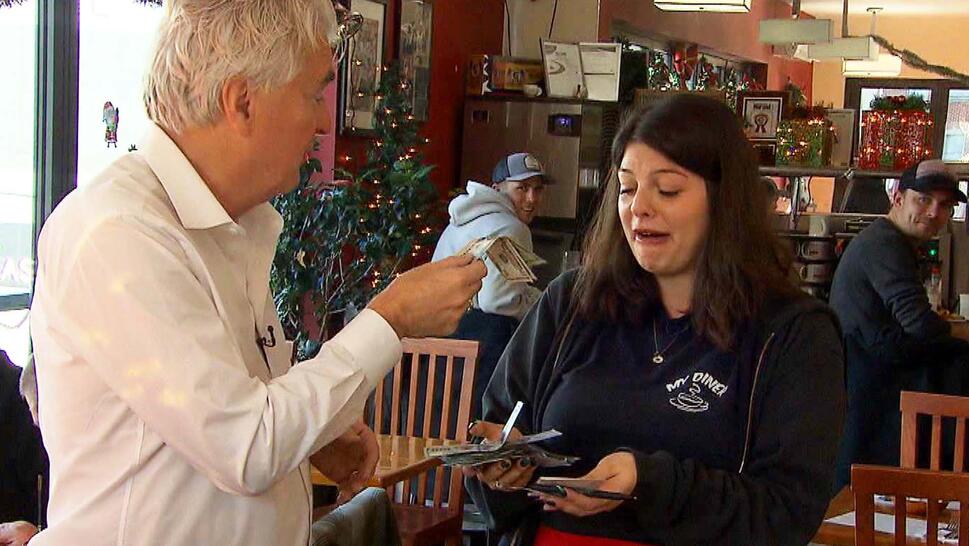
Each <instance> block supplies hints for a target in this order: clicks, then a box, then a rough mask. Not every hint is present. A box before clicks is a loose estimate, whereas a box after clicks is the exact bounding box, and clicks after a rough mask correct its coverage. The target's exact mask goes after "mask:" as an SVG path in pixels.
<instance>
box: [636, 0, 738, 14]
mask: <svg viewBox="0 0 969 546" xmlns="http://www.w3.org/2000/svg"><path fill="white" fill-rule="evenodd" d="M750 1H751V0H653V4H654V5H655V6H656V7H657V8H658V9H661V10H663V11H709V12H718V13H749V12H750Z"/></svg>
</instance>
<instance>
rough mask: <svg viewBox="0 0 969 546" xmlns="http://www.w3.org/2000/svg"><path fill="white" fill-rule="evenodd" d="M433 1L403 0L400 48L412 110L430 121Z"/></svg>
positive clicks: (401, 62) (401, 64) (417, 115)
mask: <svg viewBox="0 0 969 546" xmlns="http://www.w3.org/2000/svg"><path fill="white" fill-rule="evenodd" d="M433 22H434V2H433V0H401V6H400V31H399V32H398V36H399V40H400V41H399V42H398V45H399V51H400V68H401V76H402V77H403V78H404V79H405V80H406V81H408V82H410V88H409V90H408V94H409V95H410V101H411V113H412V114H413V115H414V117H415V118H417V119H418V120H419V121H427V111H428V101H429V97H430V93H431V36H432V34H433V33H432V32H431V30H432V28H433Z"/></svg>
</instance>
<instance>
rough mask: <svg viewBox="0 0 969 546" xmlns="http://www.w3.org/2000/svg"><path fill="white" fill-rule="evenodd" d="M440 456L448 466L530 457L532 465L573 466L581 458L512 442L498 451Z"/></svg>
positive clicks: (474, 464) (546, 466) (476, 464)
mask: <svg viewBox="0 0 969 546" xmlns="http://www.w3.org/2000/svg"><path fill="white" fill-rule="evenodd" d="M438 458H440V459H441V461H442V462H443V463H444V464H445V465H447V466H478V465H483V464H488V463H496V462H499V461H505V460H512V461H514V460H519V459H528V461H529V462H530V463H531V464H532V465H535V466H541V467H545V468H554V467H562V466H571V465H572V464H573V463H575V462H576V461H578V460H579V458H578V457H571V456H567V455H559V454H558V453H553V452H551V451H548V450H547V449H544V448H541V447H539V446H536V445H532V444H524V445H515V444H511V443H509V445H506V446H505V447H504V448H502V449H500V450H498V451H487V452H469V453H452V454H450V455H441V456H439V457H438Z"/></svg>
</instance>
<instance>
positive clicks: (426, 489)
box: [374, 338, 478, 546]
mask: <svg viewBox="0 0 969 546" xmlns="http://www.w3.org/2000/svg"><path fill="white" fill-rule="evenodd" d="M402 344H403V346H404V356H403V357H402V358H401V361H400V362H399V363H398V364H397V366H396V367H395V368H394V371H393V372H392V373H391V375H389V376H388V377H387V378H385V379H384V380H383V381H381V382H380V384H379V385H378V386H377V390H376V392H375V403H374V410H375V411H374V430H375V431H377V432H378V433H384V434H387V433H389V434H399V435H404V436H417V437H423V438H442V439H449V440H457V441H459V442H464V441H467V438H468V425H469V423H470V419H471V405H472V404H471V402H472V400H471V398H472V396H473V394H472V393H473V392H474V381H475V368H476V366H477V358H478V342H477V341H464V340H455V339H435V338H426V339H404V340H402ZM442 375H443V378H442ZM441 379H443V385H441V384H440V383H441ZM388 380H389V381H388ZM455 380H458V381H460V384H459V385H456V384H455ZM388 382H389V383H390V384H389V385H388ZM388 387H389V388H390V389H392V390H391V391H390V393H389V394H390V396H387V394H388V393H387V392H386V390H385V389H387V388H388ZM456 387H457V389H456ZM405 388H406V392H405V390H404V389H405ZM456 390H457V395H456V396H455V391H456ZM388 398H389V399H390V408H389V412H388V411H387V408H386V407H385V404H386V400H387V399H388ZM418 412H420V413H418ZM388 421H389V422H388ZM387 429H389V432H385V430H387ZM445 483H446V484H448V486H447V490H446V491H445ZM396 489H397V492H399V493H400V494H399V495H395V494H394V493H395V492H394V490H393V488H389V489H388V490H387V492H388V494H389V495H390V497H391V498H392V499H395V501H396V504H395V505H394V513H395V515H396V517H397V524H398V526H399V528H400V535H401V542H402V544H403V546H417V545H426V544H438V543H442V542H446V543H447V544H448V546H454V545H457V544H460V542H461V523H462V519H463V516H464V483H463V477H462V475H461V472H460V471H459V470H455V471H454V472H452V471H451V469H449V468H444V467H438V468H435V469H433V470H431V471H429V472H427V473H425V474H422V475H421V476H418V477H417V478H414V479H412V480H410V481H409V482H403V483H402V484H398V487H397V488H396ZM445 493H446V496H445Z"/></svg>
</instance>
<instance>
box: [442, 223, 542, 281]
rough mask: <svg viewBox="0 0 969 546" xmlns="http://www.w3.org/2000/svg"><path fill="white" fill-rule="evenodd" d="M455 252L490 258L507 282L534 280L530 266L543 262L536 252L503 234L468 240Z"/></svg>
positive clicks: (535, 278)
mask: <svg viewBox="0 0 969 546" xmlns="http://www.w3.org/2000/svg"><path fill="white" fill-rule="evenodd" d="M457 254H458V255H463V254H471V255H473V256H475V257H476V258H479V259H482V260H484V259H488V260H490V261H491V263H492V264H494V266H495V267H496V268H498V272H499V273H500V274H501V276H502V277H504V278H505V280H507V281H508V282H525V283H532V282H535V281H536V280H537V277H536V276H535V273H534V272H533V271H532V266H534V265H540V264H543V263H545V261H544V260H542V259H541V258H540V257H538V256H537V255H536V254H534V253H533V252H530V251H528V250H527V249H525V248H523V247H522V246H521V245H519V244H517V243H516V242H515V241H514V240H513V239H511V238H509V237H505V236H504V235H500V236H498V237H483V238H481V239H475V240H473V241H469V242H468V243H467V244H465V245H464V246H463V247H461V249H460V250H458V252H457Z"/></svg>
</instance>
